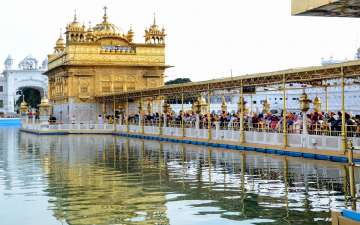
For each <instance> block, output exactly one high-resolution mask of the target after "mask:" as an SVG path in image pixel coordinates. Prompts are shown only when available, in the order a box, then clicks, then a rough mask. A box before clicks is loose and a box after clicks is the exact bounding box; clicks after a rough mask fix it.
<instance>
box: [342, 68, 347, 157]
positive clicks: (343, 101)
mask: <svg viewBox="0 0 360 225" xmlns="http://www.w3.org/2000/svg"><path fill="white" fill-rule="evenodd" d="M345 123H346V121H345V74H344V67H341V150H342V151H343V153H344V154H345V152H346V147H347V146H346V145H347V144H346V142H347V141H346V124H345Z"/></svg>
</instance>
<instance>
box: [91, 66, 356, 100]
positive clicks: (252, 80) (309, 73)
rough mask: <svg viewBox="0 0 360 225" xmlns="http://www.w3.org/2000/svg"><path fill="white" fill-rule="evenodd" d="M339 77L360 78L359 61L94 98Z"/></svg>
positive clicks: (187, 92)
mask: <svg viewBox="0 0 360 225" xmlns="http://www.w3.org/2000/svg"><path fill="white" fill-rule="evenodd" d="M342 76H344V78H353V79H357V78H358V77H359V76H360V60H356V61H348V62H344V63H339V64H333V65H326V66H317V67H306V68H296V69H288V70H282V71H275V72H268V73H256V74H246V75H242V76H236V77H231V78H223V79H213V80H208V81H201V82H191V83H186V84H177V85H166V86H162V87H159V88H151V89H143V90H135V91H129V92H119V93H111V94H108V95H103V96H97V97H96V98H97V100H98V101H99V102H112V101H114V100H120V101H126V99H135V98H140V97H156V96H176V95H179V94H180V93H184V95H185V96H191V95H198V94H199V93H201V92H206V91H208V90H211V91H215V90H234V89H235V90H236V89H240V88H241V87H243V90H244V92H246V91H249V92H250V91H252V90H254V89H255V87H269V86H274V85H281V84H284V83H293V84H295V83H299V84H305V85H311V86H323V85H326V84H327V81H328V80H335V79H341V78H342Z"/></svg>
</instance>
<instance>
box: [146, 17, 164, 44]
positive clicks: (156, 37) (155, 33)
mask: <svg viewBox="0 0 360 225" xmlns="http://www.w3.org/2000/svg"><path fill="white" fill-rule="evenodd" d="M165 36H166V33H165V28H164V27H163V28H162V29H161V30H160V29H159V27H158V25H157V24H156V18H155V14H154V22H153V25H151V26H150V28H149V29H145V36H144V37H145V43H146V44H165Z"/></svg>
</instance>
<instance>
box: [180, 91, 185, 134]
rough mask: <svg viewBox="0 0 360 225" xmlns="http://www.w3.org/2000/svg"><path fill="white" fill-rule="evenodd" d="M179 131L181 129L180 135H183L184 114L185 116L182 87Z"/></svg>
mask: <svg viewBox="0 0 360 225" xmlns="http://www.w3.org/2000/svg"><path fill="white" fill-rule="evenodd" d="M180 116H181V131H182V136H183V137H185V125H184V122H185V121H184V116H185V112H184V88H182V89H181V115H180Z"/></svg>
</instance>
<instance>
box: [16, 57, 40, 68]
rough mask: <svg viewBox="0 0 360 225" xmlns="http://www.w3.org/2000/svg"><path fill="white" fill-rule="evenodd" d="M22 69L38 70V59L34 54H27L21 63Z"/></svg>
mask: <svg viewBox="0 0 360 225" xmlns="http://www.w3.org/2000/svg"><path fill="white" fill-rule="evenodd" d="M19 69H21V70H36V69H38V61H37V60H36V59H35V58H34V57H32V56H30V55H29V56H26V57H25V58H24V59H23V60H22V61H21V62H20V63H19Z"/></svg>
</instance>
